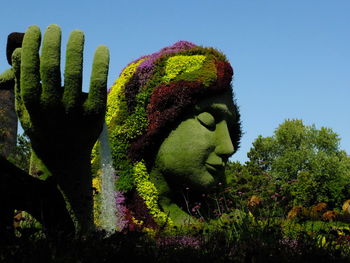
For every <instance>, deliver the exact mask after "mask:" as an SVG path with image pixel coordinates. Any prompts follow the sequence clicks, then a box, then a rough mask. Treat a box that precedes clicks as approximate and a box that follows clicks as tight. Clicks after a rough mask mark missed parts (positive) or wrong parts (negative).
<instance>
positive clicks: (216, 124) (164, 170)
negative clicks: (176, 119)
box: [152, 92, 236, 193]
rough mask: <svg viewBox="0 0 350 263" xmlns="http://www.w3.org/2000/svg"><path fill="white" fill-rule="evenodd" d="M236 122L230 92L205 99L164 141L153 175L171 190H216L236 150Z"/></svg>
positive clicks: (223, 179)
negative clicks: (181, 188)
mask: <svg viewBox="0 0 350 263" xmlns="http://www.w3.org/2000/svg"><path fill="white" fill-rule="evenodd" d="M235 122H236V116H235V107H234V104H233V101H232V94H231V93H230V92H226V93H221V94H219V95H216V96H212V97H207V98H204V99H203V100H201V101H200V102H199V103H198V104H197V105H195V106H194V108H193V109H192V112H191V113H190V114H189V115H188V116H187V117H186V118H185V119H184V121H182V122H181V123H180V124H179V125H178V126H177V127H176V128H175V129H174V130H173V131H172V132H171V133H170V134H169V136H168V137H167V138H166V139H165V140H164V142H163V143H162V145H161V146H160V148H159V151H158V153H157V156H156V161H155V168H154V171H153V172H152V173H153V174H157V177H163V178H164V179H165V182H166V184H167V185H168V186H169V188H168V189H172V190H173V189H176V188H180V187H188V188H190V189H193V190H195V191H196V192H201V193H207V192H209V191H211V190H213V189H214V188H215V186H217V185H218V184H220V183H224V182H225V174H224V167H225V164H226V162H227V160H228V158H229V156H231V155H232V154H233V153H234V150H235V149H234V147H233V143H232V140H231V135H230V133H231V134H232V132H233V126H234V123H235ZM159 187H160V186H159ZM160 192H161V193H162V191H160Z"/></svg>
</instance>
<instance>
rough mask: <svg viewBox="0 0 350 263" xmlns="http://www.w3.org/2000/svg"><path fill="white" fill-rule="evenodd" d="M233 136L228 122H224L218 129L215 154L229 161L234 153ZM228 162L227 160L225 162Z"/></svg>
mask: <svg viewBox="0 0 350 263" xmlns="http://www.w3.org/2000/svg"><path fill="white" fill-rule="evenodd" d="M234 150H235V149H234V147H233V144H232V140H231V136H230V133H229V129H228V126H227V122H226V121H222V122H220V123H219V124H218V126H217V128H216V148H215V153H216V154H217V155H219V156H221V157H223V158H225V159H228V158H229V157H230V156H231V155H232V154H233V153H234ZM225 161H226V160H225Z"/></svg>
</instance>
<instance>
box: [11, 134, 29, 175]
mask: <svg viewBox="0 0 350 263" xmlns="http://www.w3.org/2000/svg"><path fill="white" fill-rule="evenodd" d="M31 153H32V148H31V146H30V140H29V138H28V136H27V135H26V134H25V133H23V134H19V135H18V136H17V145H16V147H15V149H14V151H13V152H12V153H11V154H10V156H9V157H8V158H7V160H9V161H10V162H11V163H13V164H14V165H16V166H17V167H18V168H21V169H22V170H23V171H26V172H29V165H30V155H31Z"/></svg>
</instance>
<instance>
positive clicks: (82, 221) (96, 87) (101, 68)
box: [12, 25, 109, 232]
mask: <svg viewBox="0 0 350 263" xmlns="http://www.w3.org/2000/svg"><path fill="white" fill-rule="evenodd" d="M40 42H41V33H40V29H39V28H38V27H37V26H31V27H29V28H28V30H27V31H26V33H25V36H24V39H23V45H22V49H17V50H16V51H15V52H14V54H13V57H12V59H13V68H14V72H15V78H16V87H15V90H16V111H17V114H18V117H19V119H20V121H21V124H22V127H23V129H24V130H25V132H26V133H27V134H28V136H29V138H30V139H31V143H32V148H33V151H34V154H33V156H32V162H31V173H32V174H33V175H36V176H38V177H40V178H42V179H45V178H47V177H51V178H50V180H53V181H55V183H57V187H58V188H59V190H60V191H61V192H62V194H63V196H64V197H65V200H66V202H67V205H68V209H69V211H70V214H71V217H72V218H73V220H74V222H75V225H76V228H77V230H78V231H81V232H86V231H88V230H89V229H90V228H91V226H92V185H91V184H92V183H91V168H90V154H91V150H92V147H93V145H94V143H95V142H96V140H97V138H98V136H99V134H100V132H101V130H102V124H103V121H104V115H105V108H106V96H107V95H106V93H107V91H106V86H107V74H108V65H109V51H108V48H107V47H105V46H99V47H98V48H97V49H96V52H95V56H94V61H93V67H92V74H91V80H90V91H89V94H86V93H84V92H82V69H83V46H84V34H83V32H82V31H78V30H76V31H73V32H72V33H71V35H70V38H69V40H68V44H67V51H66V65H65V72H64V85H63V86H62V85H61V72H60V48H61V30H60V28H59V27H58V26H56V25H51V26H49V27H48V28H47V30H46V32H45V35H44V39H43V44H42V48H41V56H40V57H39V48H40Z"/></svg>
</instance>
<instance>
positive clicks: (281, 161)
mask: <svg viewBox="0 0 350 263" xmlns="http://www.w3.org/2000/svg"><path fill="white" fill-rule="evenodd" d="M339 142H340V138H339V136H338V134H336V133H335V132H333V131H332V130H331V129H330V128H325V127H322V128H320V129H316V127H315V126H314V125H311V126H307V125H304V124H303V122H302V121H301V120H286V121H285V122H284V123H282V124H281V125H280V126H279V127H278V128H277V129H276V130H275V132H274V134H273V136H270V137H262V136H259V137H258V138H257V139H256V140H255V141H254V142H253V147H252V148H251V149H250V151H249V152H248V157H249V161H248V162H247V163H246V165H247V167H248V170H249V171H250V173H251V174H253V175H260V174H263V173H268V174H269V175H270V176H271V179H272V182H271V183H272V184H274V185H275V190H276V192H277V193H279V194H281V195H283V196H285V198H287V199H288V200H290V201H291V202H290V204H291V205H304V206H311V205H313V204H315V203H318V202H327V203H328V204H329V205H330V206H337V207H339V206H340V205H341V203H342V202H344V201H345V200H346V199H348V198H349V195H350V190H349V186H350V185H349V184H350V182H349V179H350V158H349V156H348V155H347V154H346V152H345V151H343V150H341V149H340V147H339Z"/></svg>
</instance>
